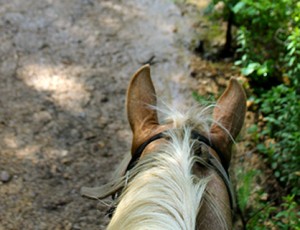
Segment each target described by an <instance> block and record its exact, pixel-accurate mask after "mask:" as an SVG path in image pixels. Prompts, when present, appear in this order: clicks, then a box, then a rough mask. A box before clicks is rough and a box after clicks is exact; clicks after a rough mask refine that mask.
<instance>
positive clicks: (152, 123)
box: [126, 65, 158, 152]
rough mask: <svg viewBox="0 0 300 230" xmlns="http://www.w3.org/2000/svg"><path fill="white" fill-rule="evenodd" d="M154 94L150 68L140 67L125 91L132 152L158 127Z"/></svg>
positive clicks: (146, 66) (147, 66)
mask: <svg viewBox="0 0 300 230" xmlns="http://www.w3.org/2000/svg"><path fill="white" fill-rule="evenodd" d="M150 106H156V93H155V89H154V86H153V83H152V80H151V76H150V66H149V65H145V66H143V67H141V68H140V69H139V70H138V71H137V72H136V73H135V74H134V75H133V76H132V78H131V81H130V84H129V87H128V90H127V100H126V107H127V116H128V121H129V124H130V127H131V130H132V132H133V141H132V152H134V150H135V149H136V147H137V146H139V145H140V144H142V143H143V142H145V141H146V140H147V138H148V137H149V135H151V132H152V131H153V130H155V129H156V128H157V127H158V117H157V113H156V110H155V109H153V108H150Z"/></svg>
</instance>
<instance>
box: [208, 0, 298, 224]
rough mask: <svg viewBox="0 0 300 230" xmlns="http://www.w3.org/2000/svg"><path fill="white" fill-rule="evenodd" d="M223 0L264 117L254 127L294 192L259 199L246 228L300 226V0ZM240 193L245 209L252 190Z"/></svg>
mask: <svg viewBox="0 0 300 230" xmlns="http://www.w3.org/2000/svg"><path fill="white" fill-rule="evenodd" d="M219 2H222V3H223V4H224V7H223V11H222V13H221V16H222V17H223V19H224V20H228V18H229V16H228V15H230V14H231V15H233V17H232V18H233V24H234V25H235V26H236V33H235V41H236V47H237V50H236V61H235V65H237V66H239V67H240V68H241V72H242V74H243V75H245V76H247V78H248V79H249V81H250V83H251V86H252V87H253V91H254V92H255V93H256V95H255V96H252V97H253V98H254V101H255V103H256V107H258V112H259V113H260V114H262V115H263V118H264V119H263V123H264V124H263V127H261V126H259V125H253V126H251V128H250V130H249V132H250V133H251V135H252V138H253V141H254V142H255V143H256V144H257V149H258V150H259V151H260V152H262V153H264V156H265V159H266V160H267V162H268V163H269V165H270V167H271V168H272V170H273V172H274V175H275V176H276V178H277V179H278V181H279V182H280V183H281V185H282V186H283V187H284V188H285V190H286V194H290V195H287V196H286V197H285V198H284V200H283V203H282V204H281V206H280V210H278V207H275V206H273V205H271V204H270V203H268V202H262V201H259V200H258V201H257V203H256V205H258V206H259V207H260V208H261V209H262V210H263V211H261V212H259V214H258V215H254V216H253V217H252V218H251V219H250V220H249V222H248V224H247V228H249V229H273V228H274V229H277V228H279V229H300V227H299V226H300V223H299V206H298V204H297V201H299V198H300V187H299V184H300V0H278V1H274V0H212V4H213V5H216V4H217V3H219ZM211 9H212V7H211ZM218 14H219V15H220V12H218ZM245 176H246V178H247V175H245ZM249 176H250V177H251V175H250V174H249ZM248 183H249V181H247V180H246V185H245V186H246V190H247V188H249V186H248V185H247V184H248ZM247 191H248V190H247ZM238 193H239V194H238V195H239V199H241V201H240V206H241V209H245V207H246V203H245V202H246V200H245V199H246V197H247V196H249V194H248V193H247V192H243V191H238ZM295 200H296V201H295ZM253 209H254V210H252V211H253V212H254V211H255V208H253Z"/></svg>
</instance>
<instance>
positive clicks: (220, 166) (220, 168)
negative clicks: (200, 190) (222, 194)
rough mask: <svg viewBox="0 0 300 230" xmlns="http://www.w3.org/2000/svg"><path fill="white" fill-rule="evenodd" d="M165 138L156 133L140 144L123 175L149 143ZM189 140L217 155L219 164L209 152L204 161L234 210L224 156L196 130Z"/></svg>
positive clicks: (135, 162) (234, 205) (161, 134)
mask: <svg viewBox="0 0 300 230" xmlns="http://www.w3.org/2000/svg"><path fill="white" fill-rule="evenodd" d="M166 137H167V136H166V134H165V133H164V132H161V133H158V134H156V135H154V136H152V137H151V138H149V139H148V140H147V141H145V142H144V143H142V144H141V145H140V146H139V147H138V148H137V149H136V150H135V152H134V153H133V154H132V158H131V160H130V161H129V163H128V166H127V168H126V172H125V173H127V172H129V171H130V170H131V169H132V168H133V167H134V166H135V165H136V164H137V162H138V160H139V159H140V157H141V155H142V153H143V151H144V150H145V148H146V147H147V146H148V145H149V144H150V143H152V142H153V141H156V140H158V139H161V138H166ZM191 139H193V140H197V141H199V142H201V143H204V144H205V145H207V146H208V147H210V148H211V149H213V150H214V151H215V152H216V154H217V155H218V157H219V158H220V161H221V162H220V161H219V160H218V159H217V158H216V157H215V156H214V155H212V153H211V152H210V151H208V159H207V160H206V161H207V162H206V163H207V165H208V166H210V167H211V168H212V169H214V170H215V171H216V172H217V173H218V175H219V176H220V177H221V178H222V180H223V181H224V183H225V185H226V188H227V190H228V193H229V198H230V204H231V209H232V210H234V209H235V207H236V204H235V196H234V193H233V188H232V185H231V183H230V179H229V174H228V171H227V169H228V166H229V165H228V162H227V161H226V160H225V158H224V155H223V154H222V152H221V151H220V150H219V149H218V148H217V147H216V146H215V145H214V144H213V143H212V142H211V141H210V140H209V139H208V138H207V137H205V136H203V135H201V134H200V133H199V132H197V131H196V130H192V131H191ZM196 153H197V152H196ZM200 154H201V152H200ZM200 154H199V153H198V154H197V155H200Z"/></svg>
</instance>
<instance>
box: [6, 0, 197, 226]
mask: <svg viewBox="0 0 300 230" xmlns="http://www.w3.org/2000/svg"><path fill="white" fill-rule="evenodd" d="M0 4H1V5H0V31H1V33H0V42H1V46H0V78H1V80H0V93H1V97H0V105H1V106H0V127H1V131H0V149H1V150H0V171H1V178H0V179H1V182H0V197H1V202H0V229H1V230H2V229H3V230H4V229H5V230H10V229H99V228H100V229H104V226H105V224H106V222H107V221H108V219H107V218H104V217H103V215H104V212H105V211H106V208H103V207H100V206H101V205H99V203H98V204H97V202H95V201H91V200H88V199H84V198H82V197H81V196H80V194H79V190H80V188H81V187H82V186H94V185H100V184H103V183H105V182H107V180H108V178H109V176H110V174H111V173H112V172H113V170H114V168H115V166H116V165H117V164H118V162H119V161H120V159H121V157H122V156H123V154H124V152H126V151H128V150H129V145H130V139H131V133H130V131H129V126H128V124H127V121H126V116H125V109H124V101H125V93H126V88H127V84H128V81H129V78H130V76H131V75H132V74H133V72H134V71H135V70H136V69H137V68H138V67H140V66H141V65H142V63H144V62H147V61H149V60H150V59H152V63H153V66H152V74H153V75H154V81H155V82H156V85H157V86H158V88H159V90H158V92H159V94H163V95H164V99H165V100H170V99H172V98H173V99H175V102H176V103H177V104H179V105H181V106H182V105H185V106H187V105H189V104H190V103H191V101H190V100H188V99H187V98H190V95H191V91H190V89H191V88H196V87H197V84H195V80H194V79H192V78H189V77H188V75H189V70H188V69H189V68H188V67H189V63H190V58H191V54H189V51H188V49H187V48H188V45H189V42H190V39H191V35H190V33H191V31H192V28H191V24H192V23H191V20H190V18H188V16H182V12H181V11H180V10H179V9H178V7H177V6H176V5H174V4H173V3H172V2H170V1H167V0H165V1H161V0H155V1H150V0H142V1H140V0H139V1H138V0H128V1H127V0H126V1H125V0H123V1H120V0H110V1H100V0H98V1H97V0H75V1H74V0H64V1H51V0H46V1H35V0H26V1H23V0H14V1H1V3H0Z"/></svg>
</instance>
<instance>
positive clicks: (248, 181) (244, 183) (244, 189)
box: [237, 168, 258, 214]
mask: <svg viewBox="0 0 300 230" xmlns="http://www.w3.org/2000/svg"><path fill="white" fill-rule="evenodd" d="M237 171H238V172H237V178H238V181H239V182H240V183H238V188H237V197H238V205H239V208H240V210H241V212H242V213H243V214H244V213H245V211H246V208H247V206H248V205H249V200H250V195H251V193H252V190H253V180H254V177H255V176H256V175H257V174H258V171H256V170H250V171H246V172H245V171H244V169H242V168H240V169H238V170H237ZM239 184H240V186H239Z"/></svg>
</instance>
